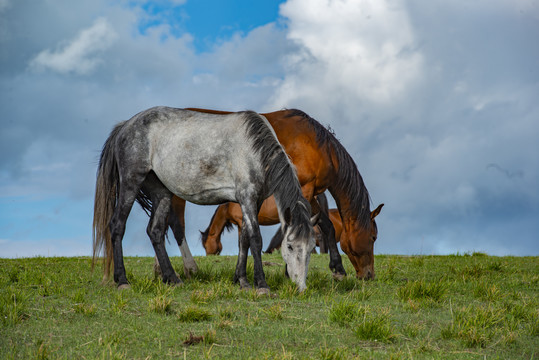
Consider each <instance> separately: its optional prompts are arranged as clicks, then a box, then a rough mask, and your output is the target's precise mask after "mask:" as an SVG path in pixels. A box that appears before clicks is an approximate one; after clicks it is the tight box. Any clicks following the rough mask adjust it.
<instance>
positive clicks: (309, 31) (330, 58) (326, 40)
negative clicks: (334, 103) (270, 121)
mask: <svg viewBox="0 0 539 360" xmlns="http://www.w3.org/2000/svg"><path fill="white" fill-rule="evenodd" d="M281 15H283V16H285V17H286V18H287V19H288V28H289V31H288V38H289V39H290V40H292V41H294V42H295V43H297V44H298V45H299V46H300V47H301V49H302V51H301V52H296V53H294V54H292V55H291V56H289V57H288V72H287V75H286V78H285V80H284V82H283V84H282V87H281V88H280V89H279V91H278V92H277V95H276V96H275V98H274V99H273V103H274V104H275V105H276V106H277V107H278V106H283V105H288V104H290V103H294V102H295V101H298V100H301V99H305V98H311V99H312V98H319V97H324V94H338V95H339V96H340V97H341V99H340V101H341V102H342V103H344V104H347V103H353V102H354V101H358V100H364V101H369V102H375V103H384V104H387V103H390V102H392V101H395V99H396V98H398V97H400V96H402V95H403V94H404V92H405V91H406V90H407V88H408V87H409V85H410V83H412V82H413V81H416V80H417V78H418V77H419V76H420V68H421V64H422V57H421V54H420V53H418V52H417V51H414V49H413V43H414V38H413V33H412V29H411V26H410V23H409V19H408V17H407V14H406V12H405V11H403V9H402V8H401V7H400V6H398V5H396V4H395V2H392V1H386V0H381V1H352V0H338V1H311V0H290V1H288V2H286V3H285V4H283V5H282V6H281Z"/></svg>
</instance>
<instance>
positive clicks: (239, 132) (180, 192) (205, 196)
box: [93, 107, 314, 293]
mask: <svg viewBox="0 0 539 360" xmlns="http://www.w3.org/2000/svg"><path fill="white" fill-rule="evenodd" d="M272 194H273V195H274V197H275V200H276V204H277V209H278V213H279V219H280V221H281V226H282V228H283V232H284V234H285V240H284V242H285V244H286V246H284V247H283V250H284V251H283V252H282V256H283V259H284V261H285V263H286V264H287V267H288V270H289V273H290V275H291V278H292V280H293V281H294V282H295V283H296V284H297V286H298V288H299V290H300V291H302V290H304V289H305V288H306V283H305V281H306V277H307V268H308V264H309V259H310V254H311V251H312V249H313V248H314V240H313V228H312V224H311V221H310V213H311V209H310V205H309V203H308V202H307V201H306V200H305V198H303V196H302V193H301V187H300V185H299V182H298V179H297V176H296V173H295V171H294V167H293V166H292V164H291V163H290V160H289V159H288V157H287V155H286V153H285V152H284V150H283V148H282V146H281V145H280V144H279V142H278V141H277V138H276V136H275V133H274V132H273V131H272V129H271V126H270V125H269V123H268V122H267V120H266V119H265V118H264V117H262V116H260V115H258V114H257V113H254V112H252V111H247V112H241V113H234V114H229V115H215V114H203V113H201V112H195V111H189V110H184V109H175V108H169V107H155V108H151V109H148V110H145V111H143V112H141V113H139V114H137V115H135V116H134V117H132V118H131V119H130V120H128V121H124V122H121V123H119V124H118V125H116V127H115V128H114V129H113V131H112V132H111V134H110V136H109V137H108V139H107V140H106V142H105V145H104V147H103V151H102V153H101V158H100V161H99V168H98V172H97V182H96V195H95V203H94V222H93V238H94V244H93V245H94V246H93V261H94V264H95V261H96V257H97V256H98V253H99V252H100V251H101V249H102V248H103V245H104V246H105V253H106V256H107V257H113V260H114V281H115V282H116V283H118V286H119V287H120V288H121V287H124V286H128V282H127V278H126V273H125V268H124V262H123V253H122V238H123V235H124V232H125V226H126V221H127V217H128V216H129V213H130V211H131V208H132V206H133V203H134V201H135V200H137V201H138V202H139V203H140V204H141V205H142V206H143V207H144V208H145V209H147V211H148V212H149V213H150V221H149V224H148V227H147V233H148V235H149V237H150V240H151V242H152V245H153V248H154V250H155V253H156V257H157V259H158V262H159V266H160V268H161V271H162V276H163V281H164V282H166V283H179V282H180V280H179V279H178V277H177V276H176V273H175V272H174V269H173V268H172V265H171V263H170V260H169V258H168V255H167V252H166V250H165V245H164V238H165V231H166V228H167V224H168V222H167V217H169V212H170V211H172V209H173V207H172V206H171V200H172V197H173V195H175V196H178V197H180V198H182V199H185V200H187V201H190V202H193V203H196V204H201V205H210V204H212V205H215V204H221V203H224V202H230V201H233V202H237V203H238V204H239V205H238V206H240V208H241V209H242V212H243V228H242V230H243V231H242V233H241V237H240V244H239V255H238V262H237V265H236V271H235V275H234V281H235V282H239V283H240V286H241V287H242V288H249V287H250V284H249V282H248V281H247V274H246V266H247V254H248V250H249V248H250V249H251V253H252V255H253V259H254V285H255V286H256V287H257V288H258V291H259V292H261V293H267V292H268V291H269V288H268V285H267V283H266V280H265V275H264V271H263V268H262V260H261V252H262V238H261V235H260V229H259V225H258V217H257V214H258V211H259V209H260V206H261V205H262V202H263V201H264V199H266V198H267V197H268V196H270V195H272ZM104 264H105V276H107V275H108V274H107V264H110V260H109V261H108V262H107V261H105V263H104Z"/></svg>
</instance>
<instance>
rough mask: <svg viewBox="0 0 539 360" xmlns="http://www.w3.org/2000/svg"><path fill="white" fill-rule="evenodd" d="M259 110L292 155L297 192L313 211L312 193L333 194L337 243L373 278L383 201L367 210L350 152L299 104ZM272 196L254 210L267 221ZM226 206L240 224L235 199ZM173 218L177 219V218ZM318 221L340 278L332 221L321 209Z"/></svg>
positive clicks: (361, 274)
mask: <svg viewBox="0 0 539 360" xmlns="http://www.w3.org/2000/svg"><path fill="white" fill-rule="evenodd" d="M192 110H195V111H200V112H204V113H214V114H227V113H228V112H224V111H215V110H205V109H192ZM262 115H263V116H264V117H266V118H267V119H268V121H269V123H270V125H271V126H272V127H273V130H274V131H275V133H276V135H277V138H278V139H279V142H280V143H281V145H282V146H283V148H284V149H285V151H286V153H287V154H288V156H289V157H290V159H291V160H292V163H293V164H294V166H295V168H296V170H297V174H298V179H299V182H300V184H301V190H302V192H303V196H304V197H305V198H306V199H307V200H308V201H309V202H310V203H311V206H312V208H313V212H315V213H317V212H318V209H317V207H318V205H317V202H316V201H315V200H314V196H315V195H318V194H321V193H323V192H324V191H326V190H329V192H330V193H331V195H332V196H333V198H334V199H335V202H336V203H337V208H338V209H339V212H340V215H341V217H342V223H343V232H342V235H341V243H342V242H343V241H344V242H346V243H350V244H353V246H350V248H349V249H350V253H347V255H348V257H349V258H351V259H352V258H353V259H354V260H353V261H352V264H353V265H354V268H355V270H356V276H357V277H358V278H361V279H372V278H374V276H375V273H374V241H375V240H376V238H377V236H378V229H377V226H376V222H375V220H374V218H375V217H376V216H377V215H378V214H379V213H380V209H381V208H382V205H383V204H382V205H380V206H378V207H377V208H376V209H375V210H373V211H372V212H371V211H370V198H369V192H368V191H367V188H366V187H365V184H364V182H363V178H362V177H361V174H360V173H359V171H358V169H357V166H356V164H355V162H354V160H353V159H352V157H351V156H350V154H348V152H347V151H346V149H345V148H344V147H343V146H342V144H341V143H340V142H339V141H338V140H337V138H336V137H335V136H334V134H333V133H332V132H331V131H329V130H328V129H326V128H325V127H324V126H322V125H321V124H320V123H319V122H318V121H316V120H314V119H313V118H311V117H310V116H309V115H307V114H306V113H304V112H303V111H301V110H294V109H292V110H281V111H276V112H271V113H266V114H262ZM182 201H183V200H181V199H177V198H173V202H175V203H176V204H177V205H178V206H181V203H182ZM272 201H273V200H272V198H271V197H270V198H268V199H266V201H265V203H264V204H263V205H262V207H261V211H260V213H259V219H265V221H266V223H268V224H275V223H277V219H278V216H277V214H276V212H275V210H274V206H273V204H271V202H272ZM227 206H228V207H229V209H228V210H227V211H228V213H229V214H233V217H234V220H235V221H236V223H237V224H238V226H239V228H242V226H243V224H242V217H241V209H240V207H239V206H238V205H237V204H228V205H227ZM173 221H175V222H178V219H173ZM319 225H320V228H321V230H322V231H323V232H324V234H325V235H326V238H327V239H329V241H328V249H329V257H330V262H329V267H330V269H331V270H333V272H334V275H335V276H336V277H337V278H340V277H342V276H344V275H346V272H345V270H344V267H343V266H342V260H341V256H340V254H339V250H338V248H337V244H336V243H335V241H334V240H333V239H335V236H334V234H333V233H334V229H333V226H332V225H331V221H330V220H329V217H328V216H327V215H326V214H324V213H322V212H320V219H319ZM240 231H241V230H240ZM186 247H187V244H186V243H185V242H183V243H182V246H181V247H180V249H181V250H182V254H184V252H183V248H186ZM283 249H284V247H283ZM285 251H286V250H285ZM343 251H344V249H343ZM184 261H185V254H184Z"/></svg>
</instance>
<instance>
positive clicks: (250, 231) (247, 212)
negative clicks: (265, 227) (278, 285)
mask: <svg viewBox="0 0 539 360" xmlns="http://www.w3.org/2000/svg"><path fill="white" fill-rule="evenodd" d="M241 210H242V212H243V229H242V232H241V234H242V237H248V241H249V244H250V248H251V255H252V256H253V263H254V285H255V287H256V288H257V289H258V290H257V293H259V294H268V293H269V287H268V284H267V283H266V276H265V275H264V269H263V267H262V234H261V233H260V226H259V224H258V209H257V208H254V207H252V206H249V205H247V204H242V205H241Z"/></svg>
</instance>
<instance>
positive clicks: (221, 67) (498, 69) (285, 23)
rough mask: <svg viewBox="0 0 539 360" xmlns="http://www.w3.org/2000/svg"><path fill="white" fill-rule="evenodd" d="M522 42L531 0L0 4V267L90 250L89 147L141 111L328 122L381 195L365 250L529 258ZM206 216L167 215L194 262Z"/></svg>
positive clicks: (136, 233) (537, 244)
mask: <svg viewBox="0 0 539 360" xmlns="http://www.w3.org/2000/svg"><path fill="white" fill-rule="evenodd" d="M537 38H539V1H537V0H477V1H473V2H470V1H466V0H454V1H439V0H432V1H419V0H409V1H404V0H370V1H368V0H288V1H271V0H262V1H256V2H253V1H247V0H241V1H221V0H197V1H194V0H176V1H173V0H170V1H166V0H162V1H144V0H110V1H105V0H91V1H90V0H81V1H71V0H50V1H39V2H36V1H31V0H0V109H1V113H0V124H1V131H0V257H10V258H13V257H32V256H79V255H85V256H87V255H91V251H92V249H91V246H92V245H91V244H92V238H91V237H92V226H91V224H92V216H93V197H94V191H95V177H96V169H97V159H98V156H99V153H100V150H101V147H102V146H103V143H104V142H105V140H106V138H107V136H108V134H109V132H110V130H111V129H112V127H113V126H114V124H116V123H117V122H119V121H122V120H126V119H129V118H130V117H131V116H133V115H134V114H136V113H138V112H139V111H141V110H144V109H146V108H149V107H152V106H156V105H167V106H174V107H205V108H211V109H220V110H246V109H251V110H255V111H259V112H269V111H276V110H280V109H283V108H298V109H301V110H303V111H305V112H306V113H308V114H309V115H311V116H312V117H313V118H315V119H317V120H318V121H319V122H320V123H322V124H323V125H325V126H330V127H331V129H333V130H334V131H335V133H336V136H337V138H338V139H339V140H340V141H341V143H342V144H343V145H344V146H345V148H346V149H347V150H348V152H349V153H350V154H351V156H352V157H353V158H354V160H355V161H356V164H357V165H358V168H359V171H360V172H361V175H362V176H363V179H364V181H365V184H366V186H367V188H368V190H369V193H370V195H371V199H372V208H373V209H374V207H376V206H377V205H378V204H380V203H384V204H385V206H384V208H383V210H382V212H381V214H380V215H379V216H378V217H377V224H378V229H379V234H378V240H377V241H376V244H375V253H376V254H404V255H430V254H456V253H460V254H463V253H469V252H474V251H480V252H485V253H487V254H490V255H499V256H504V255H517V256H530V255H531V256H537V255H539V140H538V139H539V65H538V64H539V42H538V41H537ZM330 203H331V206H332V207H334V206H335V205H334V204H335V203H334V202H333V201H332V200H330ZM214 210H215V206H197V205H193V204H189V205H188V207H187V216H186V222H187V229H186V231H187V240H188V243H189V246H190V248H191V251H192V252H193V253H194V255H203V254H204V251H203V248H202V246H201V244H200V241H199V230H204V229H205V228H206V227H207V225H208V223H209V221H210V218H211V215H212V214H213V211H214ZM147 222H148V218H147V217H146V215H145V214H144V213H143V212H142V211H141V210H140V209H139V208H138V207H137V206H135V207H134V209H133V211H132V213H131V215H130V218H129V221H128V224H127V232H126V235H125V237H124V240H123V246H124V254H125V255H130V256H135V255H137V256H146V255H152V254H153V250H152V247H151V244H150V241H149V239H148V237H147V235H146V231H145V229H146V226H147ZM275 230H276V227H275V226H273V227H263V229H262V234H263V237H264V246H266V245H267V244H268V243H269V240H270V238H271V235H272V234H273V232H274V231H275ZM223 242H224V244H223V247H224V248H223V254H228V255H235V254H237V233H236V232H235V231H234V232H231V233H228V234H226V236H225V237H224V238H223ZM168 251H169V255H171V256H178V255H179V250H178V248H177V247H176V246H175V245H171V246H168Z"/></svg>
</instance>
